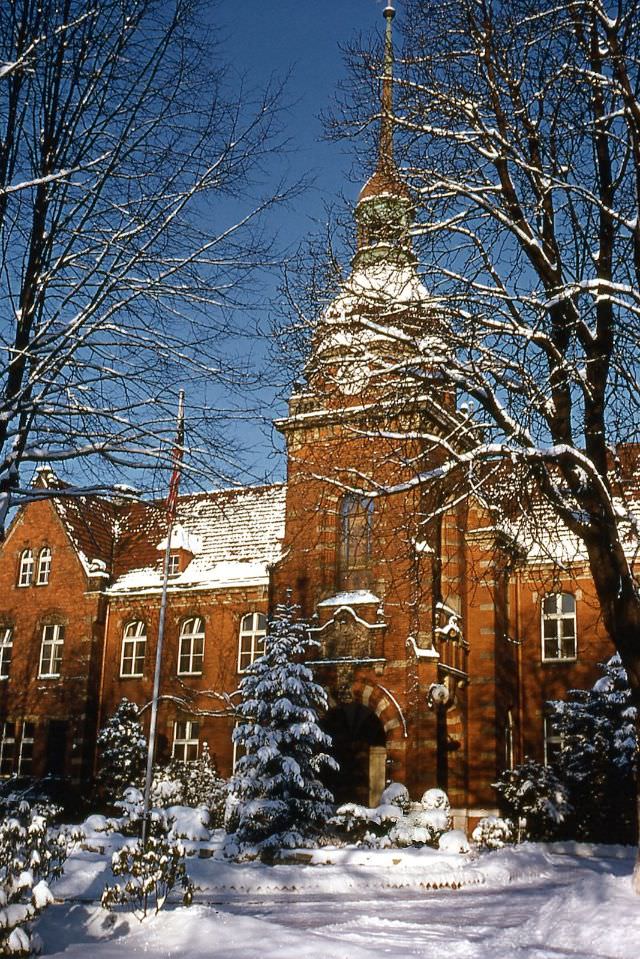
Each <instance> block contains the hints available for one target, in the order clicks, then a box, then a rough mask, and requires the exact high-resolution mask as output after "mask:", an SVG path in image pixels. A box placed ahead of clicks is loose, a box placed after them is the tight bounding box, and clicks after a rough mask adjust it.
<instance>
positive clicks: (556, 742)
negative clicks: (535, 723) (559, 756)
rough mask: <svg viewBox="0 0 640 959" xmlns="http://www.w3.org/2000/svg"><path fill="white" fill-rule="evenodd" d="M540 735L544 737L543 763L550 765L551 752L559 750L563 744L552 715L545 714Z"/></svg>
mask: <svg viewBox="0 0 640 959" xmlns="http://www.w3.org/2000/svg"><path fill="white" fill-rule="evenodd" d="M542 735H543V737H544V764H545V766H550V765H551V762H552V759H551V753H552V752H560V750H561V749H562V746H563V744H564V736H563V735H562V733H561V732H559V731H558V729H557V728H556V726H555V724H554V722H553V717H552V716H545V717H544V722H543V731H542Z"/></svg>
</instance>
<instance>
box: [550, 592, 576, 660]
mask: <svg viewBox="0 0 640 959" xmlns="http://www.w3.org/2000/svg"><path fill="white" fill-rule="evenodd" d="M576 636H577V630H576V600H575V596H573V595H572V594H571V593H551V594H550V595H549V596H545V597H544V599H543V600H542V659H543V661H545V662H550V661H558V660H563V659H575V658H576V656H577V642H576Z"/></svg>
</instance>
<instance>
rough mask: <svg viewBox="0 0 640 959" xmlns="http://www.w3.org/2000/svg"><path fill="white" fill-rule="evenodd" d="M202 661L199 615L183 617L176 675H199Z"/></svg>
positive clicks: (202, 634)
mask: <svg viewBox="0 0 640 959" xmlns="http://www.w3.org/2000/svg"><path fill="white" fill-rule="evenodd" d="M203 662H204V623H203V621H202V619H201V618H200V616H194V617H193V618H192V619H185V621H184V623H183V624H182V626H181V627H180V648H179V650H178V676H199V675H200V674H201V673H202V664H203Z"/></svg>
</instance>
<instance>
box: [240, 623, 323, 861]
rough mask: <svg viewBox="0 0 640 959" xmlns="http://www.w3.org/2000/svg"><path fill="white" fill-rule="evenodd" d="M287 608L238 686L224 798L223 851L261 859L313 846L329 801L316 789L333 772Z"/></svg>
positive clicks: (297, 626) (301, 642)
mask: <svg viewBox="0 0 640 959" xmlns="http://www.w3.org/2000/svg"><path fill="white" fill-rule="evenodd" d="M314 645H317V644H316V643H315V642H313V641H312V640H310V639H309V637H308V635H307V632H306V629H305V627H304V625H303V624H302V623H300V622H296V621H295V620H294V608H293V607H292V606H280V607H278V610H277V612H276V616H275V619H274V620H273V621H272V622H271V624H270V628H269V632H268V634H267V636H265V640H264V654H263V655H262V656H261V657H259V658H258V659H257V660H256V661H255V662H254V663H252V664H251V666H249V668H248V670H247V672H246V673H245V675H244V677H243V679H242V681H241V683H240V692H241V694H242V701H241V703H240V706H239V707H238V712H239V713H240V716H241V717H242V722H241V723H240V724H239V725H238V727H237V728H236V729H235V731H234V736H233V738H234V742H235V743H236V744H237V745H238V746H241V747H243V749H244V750H245V755H243V756H242V757H241V758H240V759H239V760H238V763H237V765H236V771H235V775H234V777H233V780H232V785H231V788H232V791H233V792H234V793H235V794H236V796H237V797H238V799H239V803H238V806H237V807H236V809H235V811H234V825H235V833H234V836H233V839H232V840H231V842H230V844H229V846H228V849H229V850H231V849H233V851H234V854H235V855H238V853H237V852H236V850H240V855H243V850H245V851H246V852H247V853H248V852H249V850H252V851H253V850H255V852H256V854H258V855H261V856H262V857H263V858H269V857H270V856H272V855H273V853H274V852H275V851H276V850H278V849H280V848H289V847H291V846H292V845H299V844H300V842H301V841H302V842H304V843H309V842H315V841H317V840H318V838H319V837H320V834H321V831H322V829H323V827H324V825H325V823H326V821H327V820H328V818H329V816H330V815H331V805H330V804H331V802H332V796H331V793H330V792H329V791H328V790H327V789H326V788H325V786H324V785H323V784H322V782H321V781H320V778H319V777H320V775H321V773H322V771H323V769H327V768H337V767H336V763H335V761H334V760H333V758H332V757H331V756H330V755H328V753H327V750H328V749H329V747H330V745H331V740H330V739H329V737H328V736H327V735H326V733H324V732H323V731H322V730H321V728H320V726H319V725H318V712H320V711H324V710H326V708H327V698H326V693H325V691H324V689H323V688H322V686H320V685H318V684H317V683H316V682H314V679H313V673H312V672H311V670H310V669H309V667H308V666H305V664H304V662H303V660H304V659H305V658H308V656H309V647H310V646H314Z"/></svg>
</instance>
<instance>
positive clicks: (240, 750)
mask: <svg viewBox="0 0 640 959" xmlns="http://www.w3.org/2000/svg"><path fill="white" fill-rule="evenodd" d="M239 725H240V723H236V724H235V726H234V727H233V729H234V732H235V730H236V729H237V728H238V726H239ZM231 741H232V743H233V766H232V771H233V772H235V771H236V765H237V764H238V760H239V759H241V758H242V757H243V756H246V755H247V747H246V746H245V745H244V743H242V744H240V743H238V742H236V741H235V739H234V738H233V737H232V740H231Z"/></svg>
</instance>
